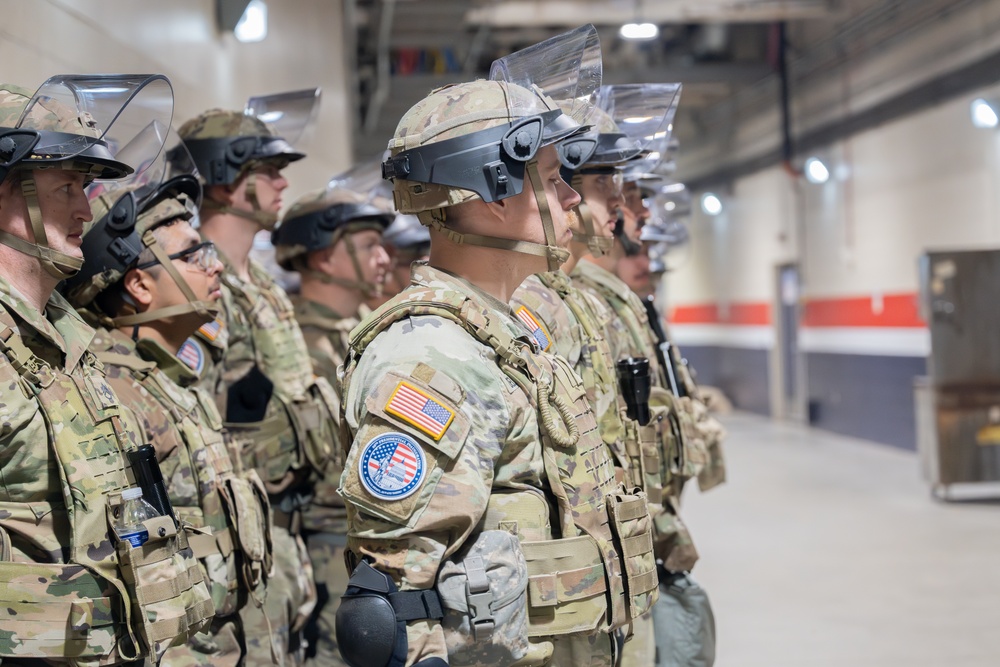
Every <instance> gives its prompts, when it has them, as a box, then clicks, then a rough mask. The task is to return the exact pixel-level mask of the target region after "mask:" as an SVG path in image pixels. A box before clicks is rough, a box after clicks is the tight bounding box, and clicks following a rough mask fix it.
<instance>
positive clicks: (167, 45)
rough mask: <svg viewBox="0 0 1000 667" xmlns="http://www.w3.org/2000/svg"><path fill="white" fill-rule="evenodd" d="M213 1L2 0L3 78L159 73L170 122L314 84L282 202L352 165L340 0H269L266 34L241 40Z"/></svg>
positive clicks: (34, 81)
mask: <svg viewBox="0 0 1000 667" xmlns="http://www.w3.org/2000/svg"><path fill="white" fill-rule="evenodd" d="M215 4H216V3H215V0H160V1H153V0H30V1H24V0H3V2H2V7H3V15H4V20H3V23H2V24H0V62H3V63H5V68H4V69H5V72H6V73H5V74H4V77H5V78H10V79H11V82H13V83H18V84H21V85H23V86H24V87H26V88H33V87H35V86H37V85H38V84H40V83H41V82H42V81H43V80H44V79H46V78H47V77H49V76H51V75H53V74H62V73H96V72H142V73H146V72H159V73H163V74H166V75H167V76H168V77H170V80H171V82H172V84H173V87H174V96H175V110H174V126H175V127H179V126H180V124H181V123H183V122H184V121H185V120H187V119H188V118H190V117H192V116H194V115H196V114H198V113H200V112H201V111H204V110H205V109H207V108H210V107H216V106H219V107H228V108H236V109H238V108H242V106H243V104H244V102H245V101H246V99H247V97H249V96H250V95H259V94H267V93H274V92H280V91H283V90H293V89H296V88H306V87H312V86H320V87H321V88H322V89H323V97H322V102H321V106H320V113H319V119H318V123H317V125H316V127H315V129H314V131H313V132H312V138H311V141H310V143H309V144H308V146H306V150H307V152H308V153H309V157H308V158H307V159H306V160H303V161H302V162H299V163H297V164H294V165H292V166H291V167H290V168H289V170H288V175H289V180H290V182H291V185H290V187H289V190H288V192H286V195H285V202H286V204H290V203H291V202H292V201H293V200H294V199H295V197H297V196H298V195H299V194H301V193H303V192H305V191H307V190H312V189H315V188H318V187H322V186H323V185H325V184H326V181H327V180H328V179H329V177H330V176H332V175H333V174H335V173H337V172H339V171H343V170H345V169H347V168H348V167H350V160H351V109H352V107H353V104H352V102H351V99H350V96H351V95H352V94H353V93H352V91H351V90H350V86H349V84H348V77H347V67H348V63H347V62H346V55H347V54H345V53H344V49H343V47H342V44H343V42H344V39H343V30H344V26H343V12H342V1H341V0H271V2H269V3H268V36H267V39H265V40H264V41H262V42H258V43H254V44H241V43H240V42H238V41H236V39H235V38H234V37H233V35H232V34H231V33H228V32H226V33H222V32H220V31H219V30H218V29H217V27H216V18H215V11H216V10H215Z"/></svg>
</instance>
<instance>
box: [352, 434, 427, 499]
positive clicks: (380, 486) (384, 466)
mask: <svg viewBox="0 0 1000 667" xmlns="http://www.w3.org/2000/svg"><path fill="white" fill-rule="evenodd" d="M426 472H427V461H426V459H425V458H424V450H423V449H421V448H420V445H418V444H417V441H416V440H414V439H413V438H411V437H410V436H408V435H406V434H405V433H396V432H391V433H383V434H382V435H379V436H376V437H374V438H372V439H371V440H369V441H368V444H367V445H365V449H364V451H363V452H361V458H360V459H359V460H358V473H359V474H360V476H361V483H362V484H364V487H365V489H366V490H367V491H368V493H370V494H372V495H373V496H375V497H376V498H381V499H382V500H402V499H403V498H406V497H407V496H409V495H411V494H413V493H414V492H415V491H416V490H417V489H418V488H420V483H421V482H423V481H424V475H425V474H426Z"/></svg>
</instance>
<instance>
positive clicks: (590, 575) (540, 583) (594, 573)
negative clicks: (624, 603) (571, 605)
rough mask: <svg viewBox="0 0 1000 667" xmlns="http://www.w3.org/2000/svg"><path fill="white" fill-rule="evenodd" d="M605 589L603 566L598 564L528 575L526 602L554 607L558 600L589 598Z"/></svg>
mask: <svg viewBox="0 0 1000 667" xmlns="http://www.w3.org/2000/svg"><path fill="white" fill-rule="evenodd" d="M606 590H608V585H607V582H606V581H605V580H604V566H603V565H600V564H598V565H591V566H589V567H581V568H577V569H575V570H565V571H563V572H552V573H548V574H536V575H534V576H531V577H528V602H529V604H530V605H531V606H532V607H554V606H556V605H557V604H559V603H560V602H572V601H573V600H581V599H583V598H589V597H592V596H594V595H598V594H600V593H603V592H604V591H606Z"/></svg>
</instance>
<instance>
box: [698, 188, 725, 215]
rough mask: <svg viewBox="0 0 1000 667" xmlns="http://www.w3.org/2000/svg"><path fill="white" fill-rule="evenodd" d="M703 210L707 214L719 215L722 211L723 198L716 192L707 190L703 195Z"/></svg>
mask: <svg viewBox="0 0 1000 667" xmlns="http://www.w3.org/2000/svg"><path fill="white" fill-rule="evenodd" d="M701 210H702V211H704V212H705V215H711V216H716V215H719V214H720V213H722V200H721V199H719V196H718V195H716V194H715V193H713V192H706V193H705V194H703V195H702V196H701Z"/></svg>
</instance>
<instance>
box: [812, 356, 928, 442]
mask: <svg viewBox="0 0 1000 667" xmlns="http://www.w3.org/2000/svg"><path fill="white" fill-rule="evenodd" d="M926 373H927V360H926V359H925V358H924V357H878V356H870V355H861V354H826V353H818V352H811V353H808V354H806V374H807V377H808V380H807V381H808V383H809V400H810V402H811V406H810V408H811V409H810V413H811V417H812V425H813V426H818V427H819V428H824V429H828V430H830V431H834V432H836V433H842V434H844V435H850V436H854V437H857V438H865V439H866V440H874V441H875V442H882V443H885V444H888V445H893V446H896V447H901V448H903V449H916V447H917V435H916V423H915V416H914V413H915V409H914V403H913V378H914V377H916V376H918V375H925V374H926Z"/></svg>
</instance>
